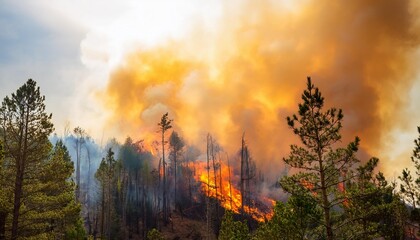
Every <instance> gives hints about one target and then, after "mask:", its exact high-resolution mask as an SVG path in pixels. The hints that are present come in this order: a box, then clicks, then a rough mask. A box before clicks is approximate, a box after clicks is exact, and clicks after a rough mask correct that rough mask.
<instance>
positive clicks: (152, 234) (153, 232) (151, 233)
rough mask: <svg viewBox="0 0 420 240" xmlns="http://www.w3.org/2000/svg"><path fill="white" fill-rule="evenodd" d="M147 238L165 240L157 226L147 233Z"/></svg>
mask: <svg viewBox="0 0 420 240" xmlns="http://www.w3.org/2000/svg"><path fill="white" fill-rule="evenodd" d="M147 240H164V238H163V236H162V234H161V233H160V232H159V231H158V230H157V229H156V228H153V229H151V230H150V231H149V232H148V233H147Z"/></svg>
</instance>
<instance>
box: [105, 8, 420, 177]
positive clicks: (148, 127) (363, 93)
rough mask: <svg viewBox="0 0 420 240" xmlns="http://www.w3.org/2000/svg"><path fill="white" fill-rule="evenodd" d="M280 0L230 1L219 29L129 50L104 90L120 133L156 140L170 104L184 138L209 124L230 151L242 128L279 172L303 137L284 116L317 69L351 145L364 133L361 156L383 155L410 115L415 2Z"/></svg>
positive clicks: (194, 139) (256, 154) (193, 137)
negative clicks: (295, 0) (287, 0)
mask: <svg viewBox="0 0 420 240" xmlns="http://www.w3.org/2000/svg"><path fill="white" fill-rule="evenodd" d="M239 2H241V3H239ZM274 2H275V1H268V0H267V1H233V2H230V3H229V4H228V3H227V4H225V5H224V8H223V14H222V16H221V18H220V19H219V20H218V21H219V22H218V23H217V24H215V26H216V27H214V28H207V29H206V28H204V27H201V26H200V25H199V24H197V25H195V26H193V27H192V30H191V32H190V34H188V35H187V36H185V37H184V38H182V39H168V40H167V41H166V43H164V44H160V45H159V46H154V47H147V48H146V47H145V48H139V49H136V50H135V51H133V52H132V53H131V54H129V55H128V56H127V57H126V58H125V59H124V62H123V63H121V65H120V66H119V67H118V68H117V69H115V70H114V71H113V73H112V74H111V76H110V80H109V84H108V86H107V88H106V90H105V91H104V92H103V94H101V96H102V98H103V99H104V103H105V105H106V107H107V108H108V109H109V110H110V111H111V112H112V117H111V119H110V122H109V124H110V125H109V126H111V127H114V128H115V127H116V129H118V132H120V133H121V134H120V135H122V137H124V136H127V135H130V136H132V137H133V138H144V139H146V140H148V141H152V140H155V139H158V135H157V133H156V130H157V122H158V121H159V119H160V117H161V116H162V114H163V113H165V112H169V114H170V116H171V118H173V119H174V128H175V129H176V130H178V131H180V132H181V134H182V135H183V136H184V137H185V138H186V140H187V141H188V142H190V143H195V144H203V145H204V142H205V136H206V134H207V132H209V133H211V134H212V135H213V136H214V137H215V138H216V139H217V140H218V141H219V142H220V143H221V145H222V146H223V147H224V148H225V150H226V151H228V152H231V153H233V152H234V151H236V150H238V149H239V147H240V143H241V142H240V141H241V136H242V134H243V132H245V136H246V139H247V142H248V144H249V148H250V150H251V153H252V157H253V159H254V160H255V161H256V162H257V163H258V167H259V168H260V169H263V170H264V171H265V172H266V174H267V175H268V176H272V177H273V178H276V177H278V176H279V174H280V169H281V167H282V160H281V159H282V157H284V156H286V154H288V151H289V145H290V144H291V143H294V142H297V138H296V137H294V136H293V135H292V133H291V130H290V129H288V127H287V124H286V121H285V118H286V116H289V115H291V114H293V113H295V112H297V104H298V102H300V94H301V93H302V91H303V90H304V88H305V87H306V85H305V84H306V77H307V76H311V77H312V79H313V82H314V84H315V85H316V86H318V87H319V88H320V90H321V92H322V93H323V94H324V96H325V99H326V104H327V107H332V106H334V107H337V108H342V109H343V112H344V129H343V132H342V133H343V144H345V143H347V141H349V140H351V139H353V138H354V136H356V135H358V136H359V137H361V139H362V142H361V145H362V149H363V152H366V153H367V155H376V156H378V157H379V158H381V151H384V149H383V148H384V146H385V144H384V142H385V141H386V138H387V137H388V135H387V133H389V131H391V130H392V127H393V126H396V125H398V124H403V122H404V121H406V120H404V119H405V118H406V116H405V115H404V114H406V113H404V108H403V106H404V105H405V104H406V101H407V92H408V90H409V89H410V87H411V86H412V85H413V83H414V81H415V77H416V76H415V74H416V69H415V66H416V64H417V62H416V61H415V50H416V49H417V47H418V43H419V38H418V37H419V36H418V33H419V32H420V31H419V25H418V22H417V19H416V18H415V16H416V15H417V14H418V6H417V5H415V3H414V1H409V0H399V1H396V0H381V1H377V0H353V1H342V0H339V1H328V0H317V1H315V0H308V1H300V2H299V4H296V5H291V6H290V5H287V6H286V4H280V3H274ZM151 24H152V23H151ZM133 31H136V30H135V29H133Z"/></svg>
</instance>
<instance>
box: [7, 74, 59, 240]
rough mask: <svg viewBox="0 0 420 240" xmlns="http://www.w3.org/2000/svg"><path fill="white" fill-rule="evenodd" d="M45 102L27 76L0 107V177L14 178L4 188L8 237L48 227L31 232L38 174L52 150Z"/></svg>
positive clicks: (39, 189) (32, 234) (38, 188)
mask: <svg viewBox="0 0 420 240" xmlns="http://www.w3.org/2000/svg"><path fill="white" fill-rule="evenodd" d="M44 101H45V97H44V96H41V93H40V90H39V87H37V86H36V82H35V81H33V80H32V79H29V80H28V81H27V82H26V83H25V84H24V85H23V86H22V87H20V88H19V89H18V90H17V91H16V93H12V95H11V97H8V96H7V97H5V98H4V100H3V102H2V105H1V108H0V135H1V139H2V141H3V144H4V150H5V161H4V163H3V169H2V176H3V177H6V179H9V180H11V181H13V185H12V186H8V187H6V188H5V189H4V190H3V191H4V193H3V194H5V195H7V198H8V199H12V200H11V202H12V210H11V212H10V211H8V214H7V216H9V214H10V215H11V218H12V219H11V227H10V235H8V237H9V238H11V239H17V238H18V237H30V236H34V235H38V234H40V233H41V232H45V231H47V230H48V229H42V228H39V229H36V231H34V229H33V228H34V227H32V226H33V224H36V223H35V222H31V220H32V219H34V216H33V214H36V213H35V212H34V211H36V209H39V208H38V206H37V205H36V203H37V202H38V199H37V197H38V195H39V194H40V192H42V190H43V184H44V183H43V182H42V181H41V179H40V176H42V171H43V170H44V168H45V165H46V163H48V156H49V154H50V152H51V149H52V146H51V143H50V142H49V140H48V136H49V135H50V134H51V133H52V131H53V129H54V128H53V124H52V123H51V117H52V115H51V114H47V113H46V112H45V104H44ZM6 191H7V192H6ZM47 201H48V200H47ZM6 235H7V234H6Z"/></svg>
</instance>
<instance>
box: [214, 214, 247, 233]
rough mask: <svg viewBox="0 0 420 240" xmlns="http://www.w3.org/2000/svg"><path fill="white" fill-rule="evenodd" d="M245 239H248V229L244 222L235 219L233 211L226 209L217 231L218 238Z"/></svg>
mask: <svg viewBox="0 0 420 240" xmlns="http://www.w3.org/2000/svg"><path fill="white" fill-rule="evenodd" d="M231 239H235V240H246V239H249V230H248V226H247V224H246V223H243V222H240V221H235V220H234V219H233V213H232V212H231V211H226V212H225V215H224V216H223V220H222V226H221V228H220V232H219V240H231Z"/></svg>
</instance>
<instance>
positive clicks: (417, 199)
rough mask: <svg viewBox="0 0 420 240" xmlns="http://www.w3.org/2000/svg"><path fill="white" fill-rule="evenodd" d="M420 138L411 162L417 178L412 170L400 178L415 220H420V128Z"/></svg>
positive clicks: (406, 171)
mask: <svg viewBox="0 0 420 240" xmlns="http://www.w3.org/2000/svg"><path fill="white" fill-rule="evenodd" d="M417 131H418V133H419V137H418V138H417V139H416V140H414V150H413V155H412V156H411V161H412V162H413V163H414V167H415V168H416V178H413V176H412V175H411V172H410V170H408V169H404V170H403V171H402V176H399V177H398V178H399V179H400V180H401V185H400V189H401V194H402V196H403V197H404V199H405V201H407V202H408V203H409V204H410V205H411V206H413V209H414V210H413V218H414V219H417V220H420V214H419V213H418V212H419V211H418V206H419V205H420V127H417Z"/></svg>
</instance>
